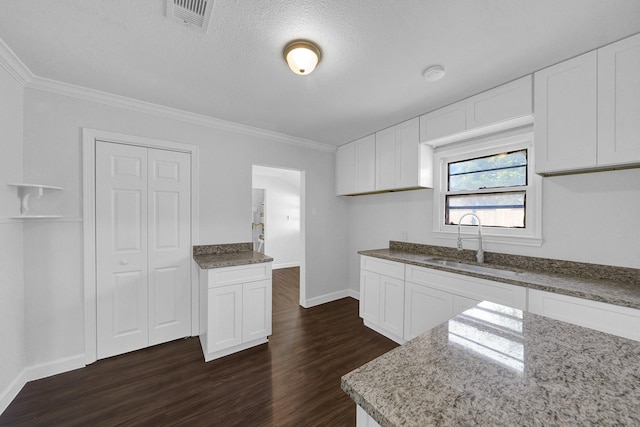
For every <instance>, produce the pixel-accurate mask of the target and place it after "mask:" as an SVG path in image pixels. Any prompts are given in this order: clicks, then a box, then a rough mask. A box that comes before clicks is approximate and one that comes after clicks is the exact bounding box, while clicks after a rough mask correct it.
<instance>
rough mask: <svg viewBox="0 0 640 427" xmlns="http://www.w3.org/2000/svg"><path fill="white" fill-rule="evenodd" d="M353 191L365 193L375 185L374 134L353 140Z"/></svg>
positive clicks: (372, 189)
mask: <svg viewBox="0 0 640 427" xmlns="http://www.w3.org/2000/svg"><path fill="white" fill-rule="evenodd" d="M354 144H355V164H356V168H355V177H356V182H355V192H356V193H367V192H370V191H375V187H376V136H375V135H369V136H365V137H364V138H360V139H358V140H357V141H354Z"/></svg>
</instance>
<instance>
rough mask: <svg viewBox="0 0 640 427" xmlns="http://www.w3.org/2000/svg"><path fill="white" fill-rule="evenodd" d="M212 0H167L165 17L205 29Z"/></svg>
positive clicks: (209, 16) (209, 15)
mask: <svg viewBox="0 0 640 427" xmlns="http://www.w3.org/2000/svg"><path fill="white" fill-rule="evenodd" d="M212 9H213V0H167V18H170V19H173V20H176V21H179V22H182V23H184V24H186V25H189V26H193V27H196V28H200V29H202V30H203V31H207V28H209V18H211V10H212Z"/></svg>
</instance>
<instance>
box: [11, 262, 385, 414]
mask: <svg viewBox="0 0 640 427" xmlns="http://www.w3.org/2000/svg"><path fill="white" fill-rule="evenodd" d="M298 275H299V269H298V268H289V269H281V270H274V272H273V335H272V336H271V338H270V341H269V343H268V344H264V345H261V346H259V347H255V348H253V349H249V350H245V351H243V352H240V353H237V354H234V355H231V356H227V357H224V358H222V359H218V360H214V361H212V362H209V363H205V362H204V359H203V356H202V351H201V348H200V342H199V340H198V338H188V339H182V340H178V341H174V342H170V343H167V344H162V345H158V346H155V347H151V348H147V349H144V350H139V351H136V352H132V353H128V354H124V355H121V356H116V357H112V358H109V359H105V360H100V361H97V362H95V363H93V364H92V365H89V366H87V367H86V368H83V369H78V370H76V371H72V372H67V373H64V374H60V375H56V376H54V377H50V378H45V379H42V380H38V381H33V382H30V383H28V384H27V385H25V387H24V388H23V389H22V391H21V392H20V393H19V394H18V396H17V397H16V398H15V400H14V401H13V402H12V403H11V405H10V406H9V407H8V408H7V409H6V411H5V412H4V413H3V414H2V415H1V416H0V425H2V426H8V425H10V426H27V425H28V426H34V425H38V426H98V425H105V426H115V425H126V426H131V425H153V426H159V425H171V426H176V425H189V426H236V425H237V426H263V425H265V426H266V425H271V426H354V425H355V406H354V403H353V401H352V400H351V399H350V398H349V397H348V396H347V395H346V394H344V392H343V391H342V390H341V389H340V377H341V376H342V375H344V374H346V373H347V372H349V371H351V370H353V369H355V368H356V367H358V366H360V365H362V364H364V363H365V362H367V361H369V360H371V359H373V358H375V357H377V356H379V355H381V354H383V353H385V352H387V351H389V350H391V349H392V348H394V347H395V346H396V344H395V343H393V342H392V341H390V340H388V339H386V338H384V337H382V336H381V335H378V334H377V333H375V332H373V331H371V330H369V329H368V328H366V327H364V326H363V324H362V320H361V319H360V318H359V317H358V302H357V301H356V300H354V299H351V298H345V299H342V300H339V301H335V302H332V303H328V304H324V305H320V306H317V307H313V308H309V309H303V308H300V307H299V306H298V286H299V285H298V283H299V281H298Z"/></svg>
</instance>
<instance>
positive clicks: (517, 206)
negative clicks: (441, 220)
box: [445, 191, 526, 228]
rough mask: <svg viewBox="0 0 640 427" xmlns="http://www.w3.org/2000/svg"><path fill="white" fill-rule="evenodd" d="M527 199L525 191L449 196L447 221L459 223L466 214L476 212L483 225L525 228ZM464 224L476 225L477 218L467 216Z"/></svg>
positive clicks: (447, 200) (446, 209)
mask: <svg viewBox="0 0 640 427" xmlns="http://www.w3.org/2000/svg"><path fill="white" fill-rule="evenodd" d="M525 199H526V195H525V192H524V191H513V192H508V193H494V194H470V195H461V196H447V197H446V207H445V221H446V223H447V224H451V225H457V224H458V223H459V222H460V218H461V217H462V216H463V215H464V214H467V213H474V214H476V215H478V217H479V218H480V222H481V224H482V226H483V227H507V228H524V226H525ZM463 224H464V225H467V224H469V225H476V223H475V218H473V217H467V218H465V219H464V221H463Z"/></svg>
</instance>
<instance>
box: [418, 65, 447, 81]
mask: <svg viewBox="0 0 640 427" xmlns="http://www.w3.org/2000/svg"><path fill="white" fill-rule="evenodd" d="M422 75H423V76H424V79H425V80H426V81H428V82H437V81H438V80H440V79H441V78H443V77H444V75H445V71H444V67H443V66H442V65H434V66H433V67H429V68H427V69H426V70H424V73H422Z"/></svg>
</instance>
